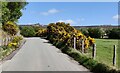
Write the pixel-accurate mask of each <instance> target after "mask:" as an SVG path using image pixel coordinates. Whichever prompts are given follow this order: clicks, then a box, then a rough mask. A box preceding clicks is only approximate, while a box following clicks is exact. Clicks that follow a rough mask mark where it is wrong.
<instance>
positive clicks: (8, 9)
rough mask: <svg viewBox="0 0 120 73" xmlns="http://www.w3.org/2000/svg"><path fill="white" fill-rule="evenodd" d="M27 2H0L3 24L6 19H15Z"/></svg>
mask: <svg viewBox="0 0 120 73" xmlns="http://www.w3.org/2000/svg"><path fill="white" fill-rule="evenodd" d="M26 4H28V3H27V2H0V5H1V7H2V12H1V13H2V20H0V21H1V22H2V23H3V24H4V23H5V22H7V21H12V22H14V21H17V20H18V19H19V18H20V17H21V16H22V12H21V9H23V8H24V7H25V5H26Z"/></svg>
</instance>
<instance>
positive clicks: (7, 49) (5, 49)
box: [0, 36, 24, 60]
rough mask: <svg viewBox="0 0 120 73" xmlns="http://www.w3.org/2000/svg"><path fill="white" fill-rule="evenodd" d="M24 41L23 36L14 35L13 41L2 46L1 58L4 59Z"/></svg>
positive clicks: (0, 50)
mask: <svg viewBox="0 0 120 73" xmlns="http://www.w3.org/2000/svg"><path fill="white" fill-rule="evenodd" d="M23 42H24V40H23V37H22V36H14V37H13V39H12V41H11V42H9V43H8V44H7V45H2V46H1V48H0V60H3V59H4V58H5V57H7V56H8V55H10V54H11V53H12V52H13V51H15V50H16V49H17V48H19V47H20V46H21V44H22V43H23Z"/></svg>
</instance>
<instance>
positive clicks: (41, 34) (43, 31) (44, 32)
mask: <svg viewBox="0 0 120 73" xmlns="http://www.w3.org/2000/svg"><path fill="white" fill-rule="evenodd" d="M46 35H47V30H46V29H43V28H41V29H39V30H38V31H37V32H36V36H39V37H46Z"/></svg>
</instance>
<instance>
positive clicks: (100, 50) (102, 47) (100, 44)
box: [86, 39, 120, 67]
mask: <svg viewBox="0 0 120 73" xmlns="http://www.w3.org/2000/svg"><path fill="white" fill-rule="evenodd" d="M95 41H96V49H97V50H96V60H97V61H98V62H101V63H104V64H106V65H108V66H111V67H113V45H117V52H118V49H120V48H119V47H118V41H120V40H117V39H95ZM91 49H92V47H91ZM90 51H91V50H90ZM118 53H119V52H118ZM118 53H117V54H118ZM86 56H88V57H91V56H92V51H91V52H90V53H87V54H86ZM118 62H120V61H118V55H117V66H116V67H118ZM119 64H120V63H119Z"/></svg>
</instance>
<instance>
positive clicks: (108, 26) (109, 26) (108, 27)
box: [73, 25, 120, 29]
mask: <svg viewBox="0 0 120 73" xmlns="http://www.w3.org/2000/svg"><path fill="white" fill-rule="evenodd" d="M73 27H75V28H76V29H80V28H106V29H112V28H120V26H112V25H103V26H73Z"/></svg>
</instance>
